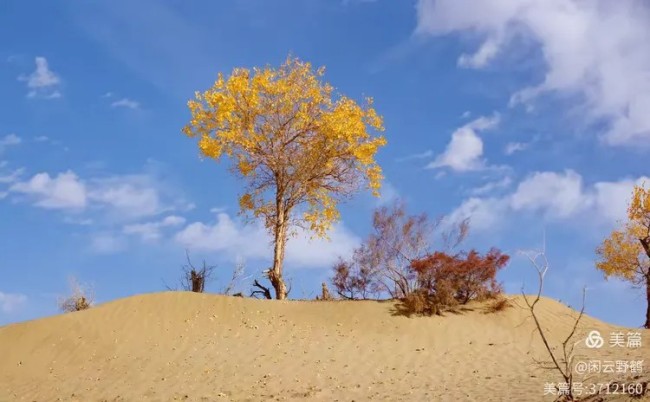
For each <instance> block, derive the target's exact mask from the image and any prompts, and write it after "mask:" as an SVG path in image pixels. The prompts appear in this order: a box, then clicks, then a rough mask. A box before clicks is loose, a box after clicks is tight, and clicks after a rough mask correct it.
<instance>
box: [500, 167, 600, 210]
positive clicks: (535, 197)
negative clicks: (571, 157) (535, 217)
mask: <svg viewBox="0 0 650 402" xmlns="http://www.w3.org/2000/svg"><path fill="white" fill-rule="evenodd" d="M587 201H588V200H587V196H586V195H585V194H584V193H583V186H582V177H581V176H580V175H579V174H577V173H576V172H574V171H572V170H567V171H566V172H564V173H554V172H541V173H534V174H533V175H531V176H529V177H528V178H527V179H525V180H524V181H522V182H521V183H519V186H518V187H517V190H516V191H515V192H514V193H513V194H512V195H511V196H510V206H511V207H512V209H514V210H515V211H516V210H521V209H528V210H544V211H548V213H550V214H553V215H556V216H558V217H568V216H571V215H573V214H574V213H575V212H577V211H578V210H580V209H581V208H584V207H585V203H586V202H587Z"/></svg>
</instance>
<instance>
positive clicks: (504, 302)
mask: <svg viewBox="0 0 650 402" xmlns="http://www.w3.org/2000/svg"><path fill="white" fill-rule="evenodd" d="M510 307H512V302H511V301H510V300H508V299H506V298H505V297H502V296H499V297H497V298H496V299H494V300H493V301H492V302H491V303H490V304H489V305H488V307H487V312H488V313H498V312H499V311H504V310H506V309H508V308H510Z"/></svg>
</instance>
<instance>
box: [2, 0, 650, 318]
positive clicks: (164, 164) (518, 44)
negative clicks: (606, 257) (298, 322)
mask: <svg viewBox="0 0 650 402" xmlns="http://www.w3.org/2000/svg"><path fill="white" fill-rule="evenodd" d="M648 13H650V10H649V9H648V6H646V5H643V3H642V2H639V1H632V0H623V1H617V2H609V1H604V0H602V1H592V2H580V1H577V0H553V1H547V0H544V1H542V0H524V1H521V0H499V1H497V0H495V1H482V0H438V1H432V0H420V1H389V0H376V1H369V0H365V1H362V0H356V1H355V0H346V1H339V0H309V1H301V2H296V1H290V0H283V1H266V0H236V1H231V2H211V1H192V2H187V1H180V0H168V1H154V0H142V1H137V2H134V1H125V0H110V1H109V0H98V1H92V2H82V1H72V0H62V1H57V2H52V1H46V0H42V1H28V0H21V1H18V0H9V1H3V2H2V4H0V89H1V93H2V96H0V239H2V240H1V241H0V278H2V279H1V281H0V324H4V323H10V322H16V321H21V320H26V319H32V318H37V317H41V316H44V315H49V314H53V313H56V300H57V297H58V296H60V295H63V294H65V293H66V291H67V278H68V277H69V276H71V275H74V276H76V277H77V278H78V279H79V280H80V281H82V282H88V283H91V284H92V285H93V288H94V292H95V294H96V298H97V300H98V301H99V302H103V301H108V300H112V299H115V298H119V297H124V296H128V295H132V294H136V293H142V292H154V291H160V290H163V289H164V284H163V280H164V281H166V282H167V283H172V284H173V283H175V281H176V280H177V278H178V275H179V273H180V265H181V264H183V263H184V258H185V255H184V253H185V249H186V248H189V249H190V251H191V253H192V256H193V258H194V260H195V262H196V263H200V261H201V260H202V259H206V260H207V261H208V262H209V263H213V264H217V265H218V269H217V271H216V273H217V276H218V277H219V280H217V281H216V282H213V283H211V284H210V285H211V286H210V290H212V291H218V290H219V289H220V288H221V287H222V286H223V284H224V281H225V280H226V279H227V278H228V277H229V276H230V274H231V272H232V266H233V265H234V263H235V262H237V261H244V262H245V264H246V270H247V275H255V276H256V275H259V273H260V272H261V270H263V269H265V268H266V267H268V265H269V259H270V257H271V253H270V249H269V248H268V246H267V242H268V238H267V237H266V235H265V234H264V232H263V231H262V230H261V228H260V227H259V226H257V225H255V224H251V225H244V223H243V222H242V221H241V220H240V219H239V217H238V216H237V196H238V194H239V193H240V191H241V186H240V185H239V184H238V183H237V182H236V181H235V179H233V178H232V177H230V176H229V175H228V173H227V171H226V166H227V165H226V164H223V163H222V164H217V163H214V162H213V161H201V160H200V159H199V157H198V151H197V148H196V144H195V142H194V141H193V140H190V139H188V138H186V137H185V136H183V135H182V134H181V132H180V129H181V127H182V126H183V125H184V124H185V123H186V122H187V121H188V119H189V112H188V110H187V107H186V102H187V100H188V99H190V98H191V97H192V95H193V93H194V91H196V90H204V89H207V88H208V87H209V86H210V85H211V83H212V82H213V81H214V79H215V77H216V74H217V73H218V72H224V73H228V72H229V71H231V70H232V69H233V68H234V67H239V66H245V67H252V66H259V65H265V64H271V65H278V64H280V63H281V62H282V61H283V60H284V59H285V58H286V57H287V55H288V54H292V55H294V56H298V57H300V58H301V59H303V60H307V61H310V62H312V63H313V64H314V65H317V66H320V65H324V66H326V68H327V70H326V76H325V77H326V80H327V81H329V82H330V83H331V84H332V85H334V86H335V87H336V88H337V90H338V91H340V92H341V93H344V94H346V95H348V96H350V97H353V98H356V99H361V98H362V97H364V96H372V97H374V99H375V106H376V108H377V110H378V112H379V113H380V114H382V115H383V117H384V119H385V126H386V131H385V136H386V138H387V140H388V145H387V146H386V147H385V148H384V149H382V150H381V152H380V154H379V156H378V159H379V162H380V164H381V165H382V167H383V168H384V173H385V176H386V181H385V183H384V193H383V197H382V198H381V199H379V200H377V199H373V198H372V197H371V196H370V194H367V193H362V194H359V195H358V196H357V197H356V198H355V199H354V200H353V201H351V202H349V203H347V204H345V205H344V206H343V207H342V221H341V222H339V223H338V224H337V225H336V226H335V228H334V229H333V232H332V233H331V239H332V241H331V242H326V241H320V242H317V243H309V241H308V240H307V238H306V237H305V236H299V237H298V238H296V239H292V240H290V244H289V249H288V251H287V261H286V262H287V270H286V275H287V277H288V278H290V279H291V283H292V289H293V291H292V296H293V297H314V296H315V295H316V294H317V292H318V290H319V285H320V282H322V281H323V280H326V279H327V278H328V277H329V275H330V266H331V264H332V262H333V261H335V260H336V259H337V257H338V256H339V255H343V256H345V255H348V254H349V253H350V251H351V250H352V249H353V248H354V247H355V246H356V245H358V243H359V242H360V241H361V239H363V238H364V237H365V236H366V235H367V233H368V231H369V229H370V216H371V212H372V210H373V208H375V207H376V206H377V205H379V204H382V203H386V202H390V201H391V200H392V199H394V198H397V197H400V198H403V199H405V200H406V201H407V203H408V207H409V209H410V211H411V212H413V213H419V212H427V213H428V214H430V215H431V216H434V217H436V216H440V215H446V216H447V217H448V219H450V220H453V219H462V218H464V217H471V219H472V233H471V236H470V238H469V240H468V242H467V243H466V244H465V246H466V247H477V248H479V249H481V250H486V249H487V248H489V247H490V246H497V247H500V248H501V249H503V250H505V251H506V252H508V253H511V254H512V255H513V257H514V258H513V260H512V262H511V264H510V265H509V266H508V267H507V268H506V269H505V271H504V272H503V273H502V274H501V277H500V279H501V280H502V281H503V282H504V284H505V286H506V290H507V291H509V292H519V290H520V288H521V286H522V284H524V283H525V284H526V286H527V288H528V289H531V290H532V285H534V284H535V282H534V281H535V275H534V270H533V268H532V267H531V266H530V264H528V263H527V261H526V259H525V258H523V257H521V256H518V254H517V250H520V249H531V248H539V247H540V246H541V244H542V238H543V233H544V232H545V233H546V239H547V240H546V247H547V254H548V258H549V261H550V265H551V266H550V269H549V273H548V276H547V283H546V290H545V292H546V294H547V295H549V296H552V297H555V298H558V299H561V300H562V301H564V302H567V303H569V304H572V305H574V306H575V305H577V303H579V301H580V297H581V289H582V287H583V286H587V287H588V288H589V291H588V294H587V312H588V313H589V314H591V315H594V316H596V317H599V318H601V319H604V320H606V321H610V322H614V323H618V324H625V325H630V326H639V325H640V324H641V323H642V322H643V312H644V311H645V310H644V309H645V300H644V298H643V296H642V294H641V292H638V291H634V290H630V289H629V288H628V287H627V286H626V284H624V283H621V282H618V281H615V280H610V281H605V280H604V279H603V277H602V275H601V274H600V273H599V272H597V271H596V270H595V268H594V259H595V254H594V249H595V247H596V246H597V245H598V244H599V242H600V241H601V240H602V239H603V237H605V236H606V235H607V234H608V233H609V232H610V231H611V229H612V228H614V227H615V225H616V222H617V221H618V220H620V219H623V218H624V216H625V209H626V203H627V201H628V199H629V196H630V192H631V189H632V186H633V185H634V183H640V182H641V181H642V180H643V178H644V177H646V178H647V176H649V175H650V171H649V169H648V157H647V155H648V146H647V144H648V143H650V141H649V140H650V117H649V116H650V115H649V114H647V110H648V107H650V54H649V53H648V52H647V43H649V41H650V28H649V27H648V25H647V24H646V23H645V21H647V18H648V17H649V16H650V15H649V14H648ZM649 181H650V180H649Z"/></svg>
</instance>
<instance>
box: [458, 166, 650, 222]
mask: <svg viewBox="0 0 650 402" xmlns="http://www.w3.org/2000/svg"><path fill="white" fill-rule="evenodd" d="M644 181H645V182H649V181H650V178H648V177H640V178H638V179H635V180H633V179H622V180H619V181H615V182H604V181H603V182H596V183H594V184H592V185H585V184H584V182H583V178H582V176H580V175H579V174H578V173H576V172H574V171H572V170H566V171H564V172H561V173H557V172H537V173H533V174H531V175H529V176H528V177H527V178H525V179H524V180H522V181H521V182H520V183H519V184H518V186H517V188H516V189H515V190H514V191H513V192H512V193H509V194H506V195H504V196H502V197H488V198H478V197H472V198H469V199H468V200H466V201H464V202H463V203H462V204H461V205H460V206H459V207H458V208H456V209H455V210H454V211H453V212H452V213H451V214H450V218H449V219H450V220H451V221H452V222H454V221H456V220H458V219H464V218H468V217H470V218H471V221H472V228H474V229H479V230H481V229H489V228H490V227H493V225H495V224H496V223H498V222H500V221H503V220H504V218H506V217H507V215H508V214H516V213H537V214H541V215H543V216H544V217H545V218H547V219H550V220H554V221H566V220H571V219H577V218H585V219H586V218H588V221H589V222H590V223H596V224H605V225H613V224H615V223H617V222H619V221H622V220H624V219H625V217H626V211H627V205H628V203H629V201H630V197H631V194H632V188H633V186H634V185H635V184H637V185H639V184H641V183H642V182H644ZM452 218H453V219H452ZM579 220H580V221H581V222H583V221H584V219H579Z"/></svg>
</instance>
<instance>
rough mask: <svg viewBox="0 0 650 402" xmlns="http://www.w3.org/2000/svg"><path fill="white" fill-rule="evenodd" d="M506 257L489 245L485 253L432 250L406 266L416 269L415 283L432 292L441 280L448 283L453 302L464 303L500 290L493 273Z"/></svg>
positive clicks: (502, 264) (437, 290) (499, 267)
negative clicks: (432, 251) (451, 252)
mask: <svg viewBox="0 0 650 402" xmlns="http://www.w3.org/2000/svg"><path fill="white" fill-rule="evenodd" d="M509 259H510V257H509V256H507V255H505V254H502V253H501V251H499V250H498V249H495V248H493V249H491V250H490V251H489V252H488V253H487V254H486V255H485V256H481V255H480V254H479V253H478V252H477V251H475V250H471V251H469V252H467V253H459V254H456V255H449V254H447V253H444V252H435V253H433V254H430V255H429V256H427V257H425V258H422V259H419V260H415V261H413V262H412V263H411V265H410V268H411V269H412V270H413V271H414V272H415V273H416V275H417V280H418V287H419V288H420V289H423V290H425V291H427V292H428V294H429V295H430V296H435V295H436V293H439V292H440V291H441V289H440V286H441V284H442V283H444V284H445V287H449V286H450V287H451V289H452V290H453V294H454V298H455V299H456V301H457V302H459V303H461V304H465V303H467V302H468V301H470V300H472V299H477V298H484V297H490V296H494V295H496V294H498V293H500V292H501V287H500V286H499V284H498V283H497V281H496V274H497V272H498V271H499V269H501V268H503V267H504V266H505V265H506V264H507V263H508V260H509Z"/></svg>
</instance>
